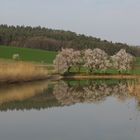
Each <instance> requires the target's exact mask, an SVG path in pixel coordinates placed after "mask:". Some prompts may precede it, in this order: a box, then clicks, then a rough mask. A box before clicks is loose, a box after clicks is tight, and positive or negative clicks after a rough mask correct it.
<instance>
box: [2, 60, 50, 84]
mask: <svg viewBox="0 0 140 140" xmlns="http://www.w3.org/2000/svg"><path fill="white" fill-rule="evenodd" d="M47 76H48V72H47V70H46V69H43V68H40V67H37V66H36V65H34V64H32V63H27V62H13V63H4V62H0V83H5V82H6V83H13V82H27V81H34V80H41V79H45V78H47Z"/></svg>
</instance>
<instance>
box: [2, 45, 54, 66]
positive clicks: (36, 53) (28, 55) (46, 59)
mask: <svg viewBox="0 0 140 140" xmlns="http://www.w3.org/2000/svg"><path fill="white" fill-rule="evenodd" d="M13 54H19V56H20V60H21V61H32V62H38V63H46V64H52V63H53V60H54V59H55V56H56V54H57V52H53V51H43V50H38V49H30V48H17V47H10V46H0V58H2V59H12V56H13Z"/></svg>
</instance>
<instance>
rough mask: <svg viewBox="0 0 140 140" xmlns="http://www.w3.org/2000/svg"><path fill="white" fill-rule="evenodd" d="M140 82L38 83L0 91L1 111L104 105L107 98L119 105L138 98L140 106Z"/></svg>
mask: <svg viewBox="0 0 140 140" xmlns="http://www.w3.org/2000/svg"><path fill="white" fill-rule="evenodd" d="M138 83H139V82H138V81H134V80H133V81H132V80H131V81H130V80H128V81H126V80H93V81H91V80H83V81H57V82H53V83H52V82H48V81H45V82H35V83H28V84H18V85H9V86H1V87H0V110H1V111H4V110H5V111H6V110H9V109H10V110H14V109H17V110H19V109H21V110H24V109H44V108H48V107H56V106H65V105H66V106H69V105H73V104H76V103H94V104H95V103H96V104H97V103H101V102H103V101H105V100H106V99H107V97H114V98H116V99H118V100H119V101H122V102H123V101H125V100H127V99H131V98H135V99H136V101H137V102H138V103H137V104H138V108H139V106H140V92H139V91H140V85H139V84H138Z"/></svg>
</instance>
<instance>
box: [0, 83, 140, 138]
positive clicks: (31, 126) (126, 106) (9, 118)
mask: <svg viewBox="0 0 140 140" xmlns="http://www.w3.org/2000/svg"><path fill="white" fill-rule="evenodd" d="M139 139H140V84H139V82H138V81H130V80H129V81H121V80H94V81H89V80H85V81H56V82H49V81H45V82H35V83H28V84H18V85H9V86H8V85H7V86H0V140H139Z"/></svg>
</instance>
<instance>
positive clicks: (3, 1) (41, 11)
mask: <svg viewBox="0 0 140 140" xmlns="http://www.w3.org/2000/svg"><path fill="white" fill-rule="evenodd" d="M0 24H8V25H31V26H38V25H40V26H45V27H48V28H53V29H63V30H71V31H74V32H77V33H82V34H86V35H92V36H94V37H100V38H102V39H106V40H109V41H111V40H112V41H113V42H125V43H128V44H133V45H140V0H0Z"/></svg>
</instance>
